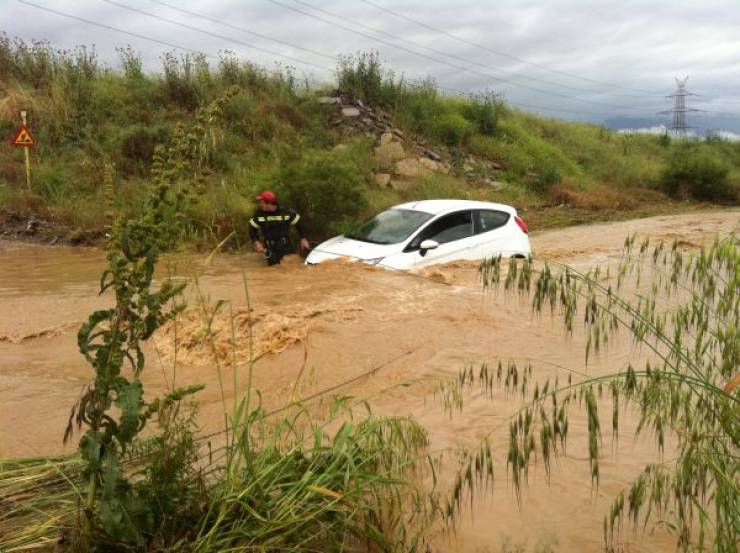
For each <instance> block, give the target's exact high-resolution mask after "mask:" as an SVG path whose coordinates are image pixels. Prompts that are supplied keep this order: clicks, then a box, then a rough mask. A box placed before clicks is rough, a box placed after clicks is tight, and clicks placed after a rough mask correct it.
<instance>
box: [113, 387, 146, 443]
mask: <svg viewBox="0 0 740 553" xmlns="http://www.w3.org/2000/svg"><path fill="white" fill-rule="evenodd" d="M114 387H115V390H116V393H117V395H116V407H118V408H119V409H120V410H121V422H120V427H119V433H118V439H119V441H120V442H121V443H122V444H126V443H128V442H130V441H131V440H132V439H133V437H134V436H135V435H136V433H137V432H138V431H139V421H140V419H141V417H140V412H141V408H142V405H143V396H144V388H143V386H142V385H141V381H139V380H134V381H132V382H127V381H126V380H125V379H124V378H120V379H118V380H117V381H116V384H115V386H114Z"/></svg>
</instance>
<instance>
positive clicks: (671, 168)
mask: <svg viewBox="0 0 740 553" xmlns="http://www.w3.org/2000/svg"><path fill="white" fill-rule="evenodd" d="M728 174H729V166H728V165H727V163H726V162H725V161H724V160H722V159H721V158H720V157H719V156H718V155H717V153H716V152H714V151H711V150H710V149H709V148H707V147H706V146H704V145H699V144H679V145H678V147H676V148H674V149H673V151H672V153H671V157H670V159H669V161H668V165H667V166H666V168H665V169H664V171H663V174H662V177H661V179H662V182H663V186H664V187H665V189H666V191H667V192H668V193H669V194H670V195H671V196H679V197H681V196H690V197H694V198H697V199H701V200H728V199H733V197H734V196H735V195H736V193H737V190H733V187H732V185H731V184H730V183H729V181H728Z"/></svg>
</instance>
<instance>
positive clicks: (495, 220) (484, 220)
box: [475, 209, 511, 234]
mask: <svg viewBox="0 0 740 553" xmlns="http://www.w3.org/2000/svg"><path fill="white" fill-rule="evenodd" d="M510 217H511V215H510V214H508V213H506V212H505V211H495V210H489V209H481V210H479V211H478V213H477V217H476V223H477V224H476V229H475V233H476V234H482V233H484V232H488V231H491V230H494V229H497V228H499V227H503V226H504V225H505V224H506V223H508V222H509V218H510Z"/></svg>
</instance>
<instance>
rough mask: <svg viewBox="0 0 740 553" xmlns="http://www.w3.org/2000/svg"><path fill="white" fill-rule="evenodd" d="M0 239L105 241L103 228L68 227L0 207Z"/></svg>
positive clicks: (79, 243) (86, 243)
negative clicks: (83, 228)
mask: <svg viewBox="0 0 740 553" xmlns="http://www.w3.org/2000/svg"><path fill="white" fill-rule="evenodd" d="M0 240H12V241H19V242H29V243H33V244H47V245H51V246H53V245H56V244H68V245H71V246H100V245H102V244H103V242H104V241H105V230H103V229H85V230H82V229H70V228H68V227H67V226H65V225H63V224H61V223H58V222H56V221H54V220H52V219H48V218H44V217H39V216H36V215H23V214H20V213H16V212H13V211H3V210H1V209H0Z"/></svg>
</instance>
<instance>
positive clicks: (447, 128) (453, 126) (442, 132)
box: [431, 112, 473, 146]
mask: <svg viewBox="0 0 740 553" xmlns="http://www.w3.org/2000/svg"><path fill="white" fill-rule="evenodd" d="M431 127H432V136H433V137H434V139H435V140H436V141H438V142H440V143H442V144H444V145H446V146H461V145H462V144H464V143H465V142H467V140H468V138H470V136H471V135H472V134H473V126H472V125H471V124H470V123H469V122H468V121H467V120H466V119H465V118H464V117H463V116H462V115H460V114H459V113H456V112H450V113H446V114H443V115H442V116H441V117H439V118H437V119H436V120H434V121H433V122H432V125H431Z"/></svg>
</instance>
